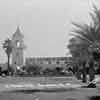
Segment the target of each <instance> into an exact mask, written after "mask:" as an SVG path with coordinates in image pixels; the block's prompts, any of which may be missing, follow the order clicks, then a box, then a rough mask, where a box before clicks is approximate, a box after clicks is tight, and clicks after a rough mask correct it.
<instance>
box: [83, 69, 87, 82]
mask: <svg viewBox="0 0 100 100" xmlns="http://www.w3.org/2000/svg"><path fill="white" fill-rule="evenodd" d="M86 81H87V77H86V69H85V68H83V80H82V82H83V83H86Z"/></svg>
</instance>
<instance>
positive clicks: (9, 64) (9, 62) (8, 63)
mask: <svg viewBox="0 0 100 100" xmlns="http://www.w3.org/2000/svg"><path fill="white" fill-rule="evenodd" d="M9 72H10V56H9V55H8V75H9Z"/></svg>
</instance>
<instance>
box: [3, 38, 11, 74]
mask: <svg viewBox="0 0 100 100" xmlns="http://www.w3.org/2000/svg"><path fill="white" fill-rule="evenodd" d="M2 46H3V49H4V50H5V53H6V55H7V58H8V73H9V72H10V57H11V53H12V41H11V40H10V39H6V40H4V42H3V44H2Z"/></svg>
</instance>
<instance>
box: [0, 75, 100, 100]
mask: <svg viewBox="0 0 100 100" xmlns="http://www.w3.org/2000/svg"><path fill="white" fill-rule="evenodd" d="M0 83H1V85H0V90H1V92H0V100H100V97H99V96H100V88H99V87H98V88H76V89H68V90H65V91H52V92H50V91H35V90H33V89H32V90H31V91H30V90H28V89H27V90H25V91H12V89H11V91H2V90H3V89H4V87H3V86H4V85H6V84H20V83H21V84H22V83H25V84H29V83H32V84H37V83H41V84H44V83H49V84H53V83H55V84H58V83H71V84H82V83H81V81H78V80H76V79H75V78H66V77H46V78H44V77H39V78H38V77H35V78H34V77H33V78H32V77H6V78H0ZM2 88H3V89H2ZM92 96H96V97H94V98H91V99H90V97H92Z"/></svg>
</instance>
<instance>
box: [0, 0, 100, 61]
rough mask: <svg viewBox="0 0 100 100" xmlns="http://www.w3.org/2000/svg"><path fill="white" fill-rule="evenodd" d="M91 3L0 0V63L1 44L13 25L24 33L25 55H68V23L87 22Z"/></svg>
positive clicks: (86, 0)
mask: <svg viewBox="0 0 100 100" xmlns="http://www.w3.org/2000/svg"><path fill="white" fill-rule="evenodd" d="M91 2H95V0H0V62H6V60H7V59H6V54H5V52H4V50H3V49H2V45H1V44H2V42H3V40H5V39H6V38H8V37H9V38H11V36H12V35H13V34H14V32H15V31H16V28H17V26H19V27H20V30H21V32H22V34H23V35H24V42H25V45H26V47H27V48H26V49H25V50H24V56H25V58H26V57H55V56H56V57H59V56H60V57H62V56H68V50H67V49H66V44H67V43H68V39H69V33H70V31H71V28H72V25H71V22H72V21H76V22H88V21H89V15H88V14H89V11H90V10H91V4H92V3H91ZM99 3H100V0H98V3H97V4H99Z"/></svg>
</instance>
